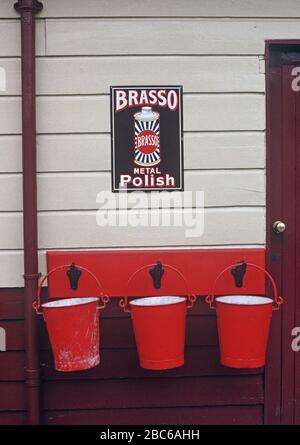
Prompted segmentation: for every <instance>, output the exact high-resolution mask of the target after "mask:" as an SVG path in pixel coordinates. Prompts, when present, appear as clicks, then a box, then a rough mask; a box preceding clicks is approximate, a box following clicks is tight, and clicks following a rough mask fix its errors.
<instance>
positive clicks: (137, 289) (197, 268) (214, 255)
mask: <svg viewBox="0 0 300 445" xmlns="http://www.w3.org/2000/svg"><path fill="white" fill-rule="evenodd" d="M242 260H244V261H248V262H251V263H255V264H257V265H259V266H262V267H264V265H265V251H264V249H218V250H213V249H197V250H191V249H184V250H142V251H139V250H135V251H133V250H129V251H124V250H119V251H115V250H114V251H101V252H99V251H88V252H84V251H77V252H76V251H65V252H63V251H59V252H56V251H51V252H48V254H47V264H48V271H49V270H51V269H53V268H55V267H57V266H59V265H63V264H71V263H72V262H75V263H76V264H77V265H80V266H83V267H86V268H88V269H89V270H91V271H92V272H93V273H94V274H95V275H96V276H97V277H98V278H99V279H100V281H101V282H102V284H103V291H104V292H105V293H106V294H108V295H109V296H112V297H118V296H123V295H125V294H126V293H128V295H131V296H140V295H159V294H165V295H166V294H171V295H172V294H173V295H174V294H175V295H176V294H180V295H185V294H186V293H187V291H186V286H185V284H184V282H183V280H182V279H181V278H180V276H179V275H176V273H175V272H174V271H172V270H169V269H168V268H167V267H166V268H165V274H164V276H163V279H162V287H161V289H159V290H155V289H154V287H153V282H152V279H151V277H150V274H149V272H148V269H149V268H146V269H145V270H143V271H142V272H141V273H140V274H138V275H137V276H135V278H134V280H133V281H132V282H131V284H130V286H127V282H128V279H129V277H130V275H131V274H132V273H134V272H135V271H136V270H137V269H139V268H140V267H142V266H145V265H150V264H154V263H156V262H157V261H161V262H162V264H163V265H164V264H169V265H170V266H173V267H175V268H177V269H178V270H179V271H180V272H181V273H182V274H183V275H184V276H185V278H186V280H187V283H188V287H189V290H190V292H192V293H195V294H197V295H207V294H209V293H210V292H211V290H212V286H213V283H214V280H215V278H216V276H217V275H218V274H219V273H220V272H221V271H222V270H223V269H224V268H225V267H227V266H229V265H230V264H234V263H237V262H240V261H242ZM264 282H265V281H264V276H263V274H260V273H259V272H257V271H254V270H252V269H249V270H248V271H247V273H246V276H245V280H244V287H243V293H248V294H251V293H254V294H259V293H263V292H264ZM48 288H49V289H48V291H49V297H50V298H51V297H52V298H56V297H70V296H87V295H90V296H95V295H97V288H96V286H95V283H94V282H93V279H92V278H91V277H90V276H89V275H88V274H87V273H85V272H83V274H82V276H81V278H80V280H79V286H78V289H77V290H76V291H73V290H71V288H70V283H69V280H68V278H67V276H66V271H65V270H63V271H58V272H57V273H55V274H53V275H52V276H51V277H50V279H49V282H48ZM216 292H217V293H240V292H241V290H239V289H237V288H236V287H235V285H234V280H233V278H232V276H231V274H230V272H227V273H226V274H225V275H224V277H223V278H222V279H221V280H220V283H219V286H218V288H217V289H216Z"/></svg>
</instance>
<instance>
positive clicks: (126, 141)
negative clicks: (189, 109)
mask: <svg viewBox="0 0 300 445" xmlns="http://www.w3.org/2000/svg"><path fill="white" fill-rule="evenodd" d="M111 127H112V128H111V135H112V172H113V174H112V190H113V191H114V192H118V191H120V190H124V189H127V190H143V191H145V190H148V191H151V190H183V155H182V87H180V86H175V87H172V86H168V87H164V86H160V87H156V86H153V87H111Z"/></svg>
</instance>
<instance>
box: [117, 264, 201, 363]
mask: <svg viewBox="0 0 300 445" xmlns="http://www.w3.org/2000/svg"><path fill="white" fill-rule="evenodd" d="M151 266H153V264H150V265H147V266H143V267H142V268H140V269H139V270H137V271H136V272H134V274H133V275H131V277H130V278H129V280H128V284H127V285H128V286H129V283H130V282H131V280H132V279H133V278H134V277H135V276H136V275H137V274H138V273H139V272H140V271H142V270H144V269H146V268H149V267H151ZM164 267H167V268H168V269H171V270H173V271H174V272H176V273H177V274H179V275H180V277H181V278H182V279H183V280H184V282H185V284H186V286H187V283H186V280H185V278H184V276H183V275H182V273H181V272H180V271H179V270H177V269H175V268H174V267H172V266H169V265H168V264H164ZM187 295H188V297H187V298H185V297H179V296H154V297H145V298H137V299H135V300H132V301H130V302H129V305H130V309H126V306H127V298H128V297H127V296H126V297H125V298H124V299H123V300H121V301H120V306H121V307H122V309H123V310H124V312H130V313H131V318H132V322H133V330H134V335H135V341H136V345H137V350H138V355H139V361H140V366H141V367H142V368H144V369H152V370H163V369H171V368H177V367H179V366H182V365H184V344H185V324H186V308H189V307H192V305H193V303H194V301H195V300H196V296H195V295H191V294H190V293H189V292H187ZM187 301H189V302H190V304H189V305H187Z"/></svg>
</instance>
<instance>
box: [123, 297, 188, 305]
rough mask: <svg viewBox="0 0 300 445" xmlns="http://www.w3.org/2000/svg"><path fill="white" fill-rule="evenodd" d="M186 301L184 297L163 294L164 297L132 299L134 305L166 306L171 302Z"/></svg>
mask: <svg viewBox="0 0 300 445" xmlns="http://www.w3.org/2000/svg"><path fill="white" fill-rule="evenodd" d="M183 301H185V298H183V297H173V296H163V297H146V298H138V299H136V300H132V301H131V302H130V304H132V305H134V306H166V305H169V304H176V303H182V302H183Z"/></svg>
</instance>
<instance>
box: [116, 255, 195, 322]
mask: <svg viewBox="0 0 300 445" xmlns="http://www.w3.org/2000/svg"><path fill="white" fill-rule="evenodd" d="M153 266H155V264H147V265H146V266H142V267H140V268H139V269H137V270H136V271H135V272H133V274H132V275H131V276H130V277H129V279H128V281H127V285H126V295H125V297H123V298H122V299H121V300H120V302H119V306H120V308H121V309H123V311H124V312H129V313H130V309H127V306H128V292H127V291H128V287H129V284H130V283H131V281H132V280H133V278H135V276H136V275H138V274H139V273H140V272H141V271H143V270H145V269H147V268H149V267H153ZM163 266H164V267H166V268H167V269H170V270H173V271H174V272H176V273H177V274H178V275H179V276H180V277H181V279H182V280H183V281H184V283H185V287H186V290H187V301H188V302H189V304H187V308H188V309H190V308H192V307H193V304H194V303H195V301H196V300H197V297H196V295H195V294H191V292H190V290H189V286H188V284H187V281H186V279H185V277H184V275H183V274H182V272H180V270H178V269H176V267H173V266H170V265H169V264H163Z"/></svg>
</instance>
